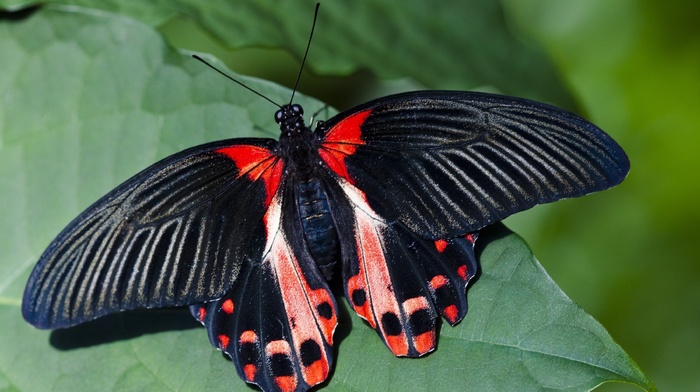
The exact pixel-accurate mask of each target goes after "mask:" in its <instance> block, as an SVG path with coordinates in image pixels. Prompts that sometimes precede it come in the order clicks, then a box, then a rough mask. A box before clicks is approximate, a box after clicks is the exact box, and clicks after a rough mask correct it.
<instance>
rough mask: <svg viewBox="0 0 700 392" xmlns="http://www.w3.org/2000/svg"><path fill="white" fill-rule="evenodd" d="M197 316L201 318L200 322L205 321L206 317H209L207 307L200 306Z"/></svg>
mask: <svg viewBox="0 0 700 392" xmlns="http://www.w3.org/2000/svg"><path fill="white" fill-rule="evenodd" d="M197 313H198V314H197V318H198V319H199V321H200V322H202V323H203V322H204V319H205V318H206V317H207V309H206V308H204V306H202V307H200V308H199V312H197Z"/></svg>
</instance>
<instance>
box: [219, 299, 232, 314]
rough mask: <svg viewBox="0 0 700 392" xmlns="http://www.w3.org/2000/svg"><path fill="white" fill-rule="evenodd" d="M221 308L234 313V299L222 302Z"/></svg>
mask: <svg viewBox="0 0 700 392" xmlns="http://www.w3.org/2000/svg"><path fill="white" fill-rule="evenodd" d="M221 310H223V311H224V312H226V314H231V313H233V301H231V299H227V300H226V301H224V303H223V304H221Z"/></svg>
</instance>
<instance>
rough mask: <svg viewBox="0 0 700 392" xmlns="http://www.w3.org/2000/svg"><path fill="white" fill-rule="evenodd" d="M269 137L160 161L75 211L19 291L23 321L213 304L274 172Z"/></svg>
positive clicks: (226, 284) (55, 321)
mask: <svg viewBox="0 0 700 392" xmlns="http://www.w3.org/2000/svg"><path fill="white" fill-rule="evenodd" d="M275 145H276V142H275V141H274V140H271V139H270V140H268V139H232V140H227V141H221V142H216V143H211V144H206V145H202V146H199V147H194V148H192V149H189V150H185V151H183V152H181V153H178V154H175V155H173V156H171V157H168V158H166V159H164V160H162V161H160V162H158V163H156V164H154V165H152V166H151V167H149V168H147V169H145V170H144V171H142V172H141V173H139V174H137V175H136V176H134V177H132V178H131V179H129V180H127V181H126V182H125V183H123V184H122V185H120V186H119V187H117V188H116V189H115V190H113V191H112V192H110V193H109V194H107V195H106V196H104V197H103V198H102V199H100V200H98V201H97V202H96V203H95V204H93V205H92V206H91V207H89V208H88V209H87V210H85V211H84V212H83V213H81V214H80V215H79V216H78V217H77V218H76V219H75V220H74V221H73V222H71V223H70V224H69V225H68V226H67V227H66V228H65V229H64V230H63V231H62V232H61V233H60V234H59V235H58V237H57V238H56V239H55V240H53V242H52V243H51V244H50V245H49V247H48V248H47V249H46V251H45V252H44V253H43V254H42V256H41V258H40V259H39V262H38V264H37V265H36V267H35V268H34V270H33V272H32V274H31V276H30V278H29V282H28V283H27V287H26V289H25V293H24V299H23V302H22V313H23V315H24V318H25V319H26V320H27V321H28V322H30V323H31V324H33V325H35V326H37V327H39V328H62V327H68V326H71V325H75V324H78V323H81V322H84V321H87V320H91V319H94V318H96V317H99V316H102V315H105V314H108V313H111V312H115V311H120V310H126V309H134V308H152V307H163V306H178V305H187V304H192V303H196V302H202V301H207V300H212V299H215V298H218V297H221V296H222V295H223V294H224V293H225V292H226V291H228V290H229V288H230V287H231V285H232V283H233V282H234V281H235V280H236V278H237V276H238V273H239V269H240V268H241V260H243V259H244V256H246V255H247V252H251V251H252V250H251V249H252V248H251V247H250V243H251V242H252V241H254V239H255V233H256V230H255V227H256V225H259V224H261V221H262V217H263V215H264V213H265V210H266V204H267V203H269V196H268V195H269V194H271V193H272V192H274V187H275V186H276V184H278V183H279V177H280V175H281V170H282V165H281V164H280V160H279V159H278V158H277V157H276V156H275V155H274V154H273V152H272V150H273V149H274V147H275Z"/></svg>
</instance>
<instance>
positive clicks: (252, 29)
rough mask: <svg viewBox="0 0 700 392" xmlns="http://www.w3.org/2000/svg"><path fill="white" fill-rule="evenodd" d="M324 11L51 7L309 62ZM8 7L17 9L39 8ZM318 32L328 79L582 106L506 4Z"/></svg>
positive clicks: (385, 16) (362, 19)
mask: <svg viewBox="0 0 700 392" xmlns="http://www.w3.org/2000/svg"><path fill="white" fill-rule="evenodd" d="M316 2H317V1H316V0H307V1H277V0H255V1H230V0H157V1H141V0H121V1H119V0H113V1H104V0H49V1H48V3H58V4H72V5H80V6H85V7H91V8H97V9H102V10H107V11H111V12H119V13H123V14H126V15H129V16H131V17H133V18H136V19H139V20H142V21H145V22H148V23H150V24H153V25H159V24H161V23H163V22H165V21H166V20H168V19H169V18H171V17H172V16H174V15H183V16H185V17H187V18H190V19H192V20H194V21H195V22H196V23H198V24H199V25H200V26H201V27H202V28H204V29H205V30H206V31H208V32H209V33H210V34H212V35H213V36H215V37H216V38H217V39H218V40H219V41H220V42H222V43H224V44H225V45H227V46H230V47H243V46H263V47H282V48H286V49H288V50H289V51H290V53H292V54H294V55H296V56H301V54H302V53H304V48H305V46H306V43H307V39H308V32H309V29H310V27H311V20H312V15H313V7H314V3H316ZM3 3H4V5H5V7H10V8H16V7H19V6H22V5H27V4H32V3H36V1H27V0H0V4H3ZM316 28H317V34H316V35H315V37H314V42H313V55H312V56H310V57H309V59H308V65H309V67H311V68H312V69H314V70H316V71H317V72H320V73H323V74H331V75H345V74H348V73H351V72H356V71H358V70H361V69H369V70H372V71H373V72H375V73H376V74H377V75H379V76H380V77H382V78H397V77H407V76H408V77H411V78H413V79H415V80H416V81H418V82H419V83H421V84H422V85H425V86H428V87H430V88H435V89H455V88H457V89H464V90H466V89H473V88H475V87H487V88H492V89H496V90H500V91H502V92H505V93H507V94H510V95H517V96H523V97H529V98H533V99H539V100H544V101H548V102H555V103H558V104H559V105H564V106H567V107H572V106H573V103H572V100H571V98H570V95H569V94H568V93H567V91H566V89H565V88H564V86H563V84H561V83H560V82H559V78H558V77H557V76H556V72H555V70H554V68H553V67H552V66H551V63H550V62H549V61H548V59H547V57H546V56H545V55H544V53H543V51H542V50H540V49H539V48H537V47H536V46H535V45H533V44H532V43H530V44H525V43H523V42H522V41H521V40H519V39H518V38H517V37H516V36H515V35H513V34H512V33H511V32H510V29H509V28H508V26H507V23H506V20H505V18H504V15H503V10H502V8H501V5H500V2H498V1H493V0H470V1H453V2H449V3H445V4H438V3H434V2H426V1H424V0H406V1H401V2H396V1H393V0H365V1H325V2H323V3H322V6H321V11H320V17H319V19H318V24H317V26H316ZM456 37H457V38H456Z"/></svg>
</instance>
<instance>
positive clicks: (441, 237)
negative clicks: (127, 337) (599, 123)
mask: <svg viewBox="0 0 700 392" xmlns="http://www.w3.org/2000/svg"><path fill="white" fill-rule="evenodd" d="M302 115H303V111H302V108H301V107H300V106H299V105H296V104H292V105H285V106H283V107H282V109H281V110H279V111H277V113H276V114H275V119H276V121H277V122H278V123H279V125H280V129H281V135H280V139H279V141H277V140H273V139H258V138H249V139H230V140H224V141H219V142H214V143H209V144H205V145H202V146H198V147H194V148H191V149H188V150H185V151H183V152H180V153H178V154H175V155H173V156H170V157H168V158H165V159H164V160H162V161H160V162H158V163H156V164H154V165H153V166H151V167H149V168H147V169H146V170H144V171H142V172H141V173H139V174H137V175H136V176H134V177H133V178H131V179H129V180H127V181H126V182H125V183H123V184H122V185H120V186H119V187H117V188H116V189H114V190H113V191H111V192H109V193H108V194H107V195H106V196H104V197H103V198H102V199H100V200H98V201H97V202H96V203H95V204H93V205H92V206H91V207H90V208H88V209H87V210H86V211H84V212H83V213H82V214H80V215H79V216H78V217H77V218H76V219H75V220H74V221H73V222H71V223H70V224H69V225H68V227H66V229H64V230H63V231H62V232H61V233H60V234H59V235H58V237H57V238H56V239H55V240H54V241H53V242H52V243H51V244H50V245H49V247H48V249H47V250H46V251H45V252H44V254H43V255H42V256H41V258H40V260H39V263H38V264H37V266H36V267H35V269H34V271H33V272H32V274H31V277H30V279H29V282H28V283H27V288H26V291H25V293H24V300H23V303H22V312H23V314H24V317H25V319H26V320H27V321H29V322H30V323H31V324H33V325H35V326H37V327H39V328H64V327H69V326H72V325H75V324H78V323H82V322H85V321H88V320H92V319H94V318H96V317H100V316H103V315H106V314H108V313H113V312H118V311H122V310H127V309H135V308H156V307H165V306H180V305H189V306H190V309H191V311H192V314H193V315H194V316H195V317H196V318H197V319H198V320H200V321H201V322H202V323H204V325H205V326H206V328H207V330H208V332H209V337H210V339H211V342H212V344H213V345H214V346H216V347H217V348H219V349H221V350H223V351H224V352H226V353H227V354H228V355H230V356H231V357H232V358H233V361H234V363H235V365H236V368H237V370H238V373H239V375H240V376H241V377H242V378H243V379H244V380H245V381H247V382H250V383H255V384H257V385H259V386H260V387H261V388H262V389H264V390H266V391H267V390H269V391H273V390H279V391H294V390H305V389H307V388H309V387H310V386H313V385H315V384H318V383H320V382H322V381H324V380H325V379H326V377H327V375H328V373H329V370H330V369H331V366H332V360H333V357H332V355H333V352H332V345H333V332H334V329H335V327H336V325H337V305H336V302H335V299H334V298H333V296H332V295H331V292H330V290H329V288H328V285H327V283H326V282H327V280H328V279H330V278H331V277H332V276H333V274H334V271H335V270H336V267H337V266H338V265H339V266H340V267H341V270H342V273H341V275H342V279H343V283H344V287H345V295H346V298H347V299H348V301H349V303H350V305H351V306H352V308H353V309H354V310H355V311H356V312H357V314H358V315H360V316H361V317H363V318H364V319H366V320H367V322H368V323H369V325H370V326H371V327H372V328H374V329H375V330H376V331H377V333H378V334H379V336H380V337H381V338H382V339H383V341H384V342H385V343H386V345H387V346H388V347H389V349H390V350H391V351H392V352H393V353H394V354H396V355H398V356H411V357H415V356H421V355H423V354H425V353H427V352H429V351H432V350H433V349H434V348H435V341H436V335H435V334H436V332H435V321H436V318H437V317H438V315H440V316H442V317H444V318H445V319H446V320H447V321H448V322H449V323H450V324H455V323H457V322H459V321H460V320H461V319H462V318H463V317H464V315H465V314H466V311H467V303H466V294H465V288H466V286H467V283H468V282H469V280H470V279H471V278H472V277H473V276H474V274H475V272H476V268H477V263H476V260H475V256H474V253H473V244H474V241H475V240H476V238H477V231H478V230H479V229H481V228H482V227H484V226H486V225H489V224H491V223H493V222H496V221H499V220H501V219H503V218H505V217H507V216H509V215H511V214H513V213H515V212H518V211H521V210H524V209H527V208H530V207H532V206H534V205H536V204H540V203H546V202H551V201H555V200H559V199H562V198H567V197H574V196H581V195H585V194H587V193H591V192H594V191H599V190H603V189H606V188H610V187H612V186H614V185H616V184H618V183H620V182H621V181H622V180H623V179H624V178H625V176H626V174H627V172H628V170H629V162H628V160H627V157H626V155H625V153H624V152H623V151H622V149H621V148H620V147H619V146H618V145H617V144H616V143H615V142H614V141H613V140H612V139H611V138H610V137H609V136H607V135H606V134H605V133H603V132H602V131H601V130H600V129H598V128H597V127H596V126H594V125H593V124H591V123H589V122H587V121H585V120H583V119H581V118H580V117H577V116H575V115H573V114H571V113H568V112H565V111H563V110H560V109H557V108H555V107H552V106H548V105H544V104H541V103H536V102H532V101H527V100H523V99H517V98H511V97H505V96H498V95H490V94H482V93H473V92H453V91H421V92H412V93H406V94H399V95H393V96H388V97H384V98H380V99H377V100H374V101H371V102H368V103H365V104H363V105H360V106H357V107H355V108H352V109H350V110H347V111H345V112H343V113H340V114H338V115H336V116H335V117H333V118H331V119H330V120H328V121H327V122H325V123H320V124H319V125H318V126H317V127H316V129H315V130H313V131H312V130H311V129H310V128H309V127H307V126H306V125H305V124H304V121H303V119H302Z"/></svg>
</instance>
